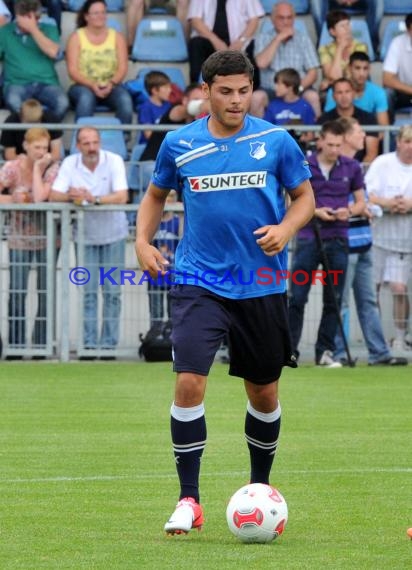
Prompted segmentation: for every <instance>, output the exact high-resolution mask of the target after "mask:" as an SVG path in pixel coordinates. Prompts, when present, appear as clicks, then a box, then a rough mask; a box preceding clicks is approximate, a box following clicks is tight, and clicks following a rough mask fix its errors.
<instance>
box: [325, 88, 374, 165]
mask: <svg viewBox="0 0 412 570" xmlns="http://www.w3.org/2000/svg"><path fill="white" fill-rule="evenodd" d="M354 97H355V92H354V89H353V87H352V84H351V82H350V81H349V79H344V78H343V77H342V78H340V79H337V80H336V81H335V82H334V84H333V98H334V99H335V101H336V107H335V109H332V110H331V111H328V112H327V113H323V114H322V115H321V116H320V117H319V119H318V124H319V125H323V123H326V121H334V120H336V119H339V118H340V117H353V118H354V119H356V120H357V121H358V123H359V124H360V125H363V126H367V125H377V124H378V123H377V120H376V116H375V115H374V114H372V113H367V112H366V111H364V110H363V109H360V108H359V107H356V106H355V105H354V104H353V99H354ZM365 130H366V138H365V148H364V150H363V151H360V152H359V153H357V154H356V156H355V159H356V160H358V161H359V162H366V163H368V164H369V163H371V162H372V160H374V159H375V158H376V157H377V156H378V153H379V133H378V132H369V133H368V132H367V129H365Z"/></svg>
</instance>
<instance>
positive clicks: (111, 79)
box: [66, 0, 133, 124]
mask: <svg viewBox="0 0 412 570" xmlns="http://www.w3.org/2000/svg"><path fill="white" fill-rule="evenodd" d="M106 21H107V7H106V2H105V1H104V0H86V2H85V3H84V4H83V6H82V7H81V8H80V10H79V12H78V13H77V28H78V29H77V30H76V31H75V32H73V33H72V34H71V36H70V37H69V39H68V42H67V47H66V61H67V69H68V72H69V76H70V78H71V79H72V81H73V85H72V86H71V87H70V89H69V93H68V94H69V98H70V102H71V103H72V105H73V107H74V108H75V111H76V119H77V118H79V117H88V116H92V115H93V114H94V112H95V110H96V106H97V105H106V106H108V107H109V108H110V109H112V110H113V111H114V112H115V114H116V117H117V118H118V119H119V120H120V121H121V122H122V123H123V124H130V123H131V122H132V117H133V104H132V100H131V97H130V95H129V93H128V92H127V90H126V89H125V88H124V87H123V86H122V85H121V82H122V81H123V79H124V78H125V76H126V73H127V64H128V55H127V45H126V39H125V37H124V36H123V34H121V33H120V32H118V31H116V30H114V29H112V28H109V27H108V26H107V23H106Z"/></svg>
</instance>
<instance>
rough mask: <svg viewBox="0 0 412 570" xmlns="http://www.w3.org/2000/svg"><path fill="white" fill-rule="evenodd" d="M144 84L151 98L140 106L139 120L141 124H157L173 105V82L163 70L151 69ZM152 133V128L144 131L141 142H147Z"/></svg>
mask: <svg viewBox="0 0 412 570" xmlns="http://www.w3.org/2000/svg"><path fill="white" fill-rule="evenodd" d="M144 86H145V89H146V91H147V93H148V94H149V98H148V99H146V101H144V103H142V104H141V105H140V106H139V107H138V111H137V115H138V120H139V123H140V124H141V125H144V124H155V123H157V122H158V121H159V119H160V117H162V115H164V114H165V113H166V112H167V111H168V110H169V109H170V107H171V106H172V104H171V103H170V101H169V97H170V93H171V91H172V83H171V81H170V78H169V77H168V76H167V75H166V73H163V71H149V73H148V74H147V75H146V76H145V78H144ZM151 135H152V131H151V130H145V131H142V132H141V134H140V140H139V143H146V142H147V141H148V140H149V139H150V137H151Z"/></svg>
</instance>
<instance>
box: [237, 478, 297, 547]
mask: <svg viewBox="0 0 412 570" xmlns="http://www.w3.org/2000/svg"><path fill="white" fill-rule="evenodd" d="M226 520H227V524H228V526H229V529H230V531H231V532H232V533H233V534H234V535H235V536H236V538H238V539H239V540H240V541H241V542H249V543H251V542H261V543H262V542H271V541H272V540H274V539H275V538H277V537H278V536H280V535H281V534H282V533H283V531H284V530H285V526H286V523H287V520H288V507H287V504H286V501H285V499H284V498H283V497H282V495H281V494H280V493H279V491H278V490H277V489H275V488H274V487H271V486H270V485H264V484H263V483H251V484H249V485H245V486H244V487H241V488H240V489H239V490H238V491H236V493H235V494H234V495H233V496H232V497H231V499H230V501H229V504H228V506H227V509H226Z"/></svg>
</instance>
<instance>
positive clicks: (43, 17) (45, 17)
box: [39, 14, 57, 26]
mask: <svg viewBox="0 0 412 570" xmlns="http://www.w3.org/2000/svg"><path fill="white" fill-rule="evenodd" d="M39 22H40V24H50V25H51V26H57V22H56V20H55V19H54V18H51V17H50V16H48V15H47V14H42V15H41V17H40V20H39Z"/></svg>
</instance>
